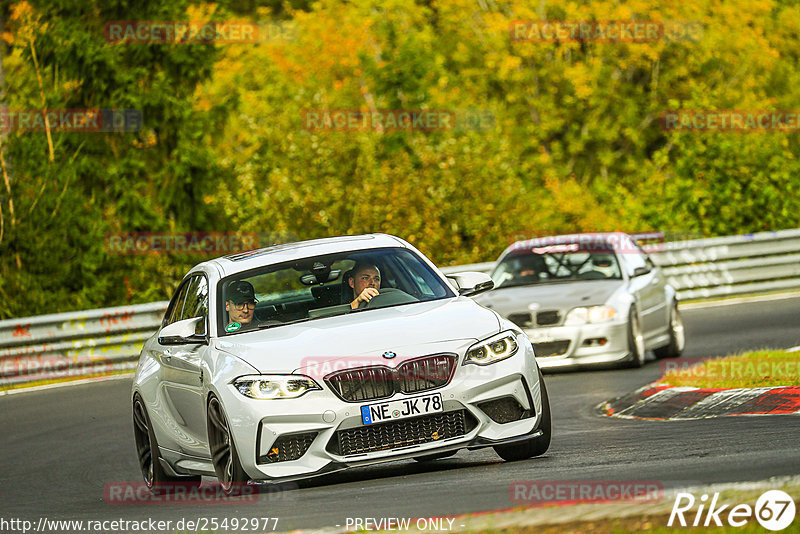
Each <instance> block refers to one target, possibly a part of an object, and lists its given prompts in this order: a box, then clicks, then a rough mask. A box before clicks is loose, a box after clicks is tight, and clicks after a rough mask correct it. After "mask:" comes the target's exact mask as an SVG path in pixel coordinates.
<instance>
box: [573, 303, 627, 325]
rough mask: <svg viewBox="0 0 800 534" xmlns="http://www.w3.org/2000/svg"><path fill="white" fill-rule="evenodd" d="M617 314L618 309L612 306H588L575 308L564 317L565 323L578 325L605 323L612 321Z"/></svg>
mask: <svg viewBox="0 0 800 534" xmlns="http://www.w3.org/2000/svg"><path fill="white" fill-rule="evenodd" d="M616 314H617V310H615V309H614V308H612V307H611V306H589V307H588V308H574V309H572V310H571V311H570V312H569V313H568V314H567V317H566V319H564V324H565V325H577V324H586V323H605V322H606V321H610V320H611V319H613V318H614V316H615V315H616Z"/></svg>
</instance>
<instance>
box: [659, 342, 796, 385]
mask: <svg viewBox="0 0 800 534" xmlns="http://www.w3.org/2000/svg"><path fill="white" fill-rule="evenodd" d="M663 365H664V366H665V371H666V372H665V374H664V377H663V378H662V379H661V380H660V381H659V382H660V383H663V384H669V385H672V386H691V387H698V388H753V387H771V386H800V352H786V351H785V350H757V351H753V352H745V353H742V354H736V355H732V356H727V357H725V358H716V359H710V360H701V359H699V358H676V359H673V360H664V362H663Z"/></svg>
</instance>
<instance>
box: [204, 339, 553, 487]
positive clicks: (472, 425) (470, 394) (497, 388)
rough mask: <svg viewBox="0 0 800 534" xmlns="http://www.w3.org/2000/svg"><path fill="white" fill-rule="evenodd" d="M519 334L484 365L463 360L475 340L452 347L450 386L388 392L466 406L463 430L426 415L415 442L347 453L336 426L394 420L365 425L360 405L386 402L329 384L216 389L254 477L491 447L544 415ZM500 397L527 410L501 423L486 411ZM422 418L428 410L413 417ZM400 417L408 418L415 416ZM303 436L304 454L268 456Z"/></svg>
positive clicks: (525, 434) (526, 430)
mask: <svg viewBox="0 0 800 534" xmlns="http://www.w3.org/2000/svg"><path fill="white" fill-rule="evenodd" d="M518 341H519V343H518V344H519V347H520V348H519V351H518V352H517V353H516V354H515V355H514V356H512V357H510V358H507V359H506V360H502V361H500V362H497V363H495V364H492V365H488V366H483V367H482V366H477V365H463V363H462V362H463V358H464V356H463V355H464V354H465V352H466V349H467V348H468V347H469V346H470V345H471V342H470V343H465V344H464V345H463V346H462V347H459V348H458V349H457V350H456V351H454V352H457V353H458V354H459V355H460V356H459V361H458V364H457V369H456V371H455V374H454V376H453V378H452V380H451V381H450V382H449V383H448V384H447V385H446V386H444V387H441V388H438V389H434V390H430V391H426V392H422V393H417V394H403V393H397V394H395V395H394V396H393V397H391V398H390V399H386V400H388V401H391V400H397V399H404V398H411V397H415V396H418V395H426V394H428V393H434V392H436V393H440V394H441V396H442V400H443V412H442V413H444V414H448V416H449V417H450V416H454V415H455V414H456V412H458V411H461V410H463V411H464V412H463V413H464V421H465V424H464V425H463V426H462V427H461V428H462V429H463V431H462V430H456V431H454V430H453V429H452V428H450V430H449V432H448V431H442V429H441V428H440V427H436V425H434V426H430V424H433V422H430V421H426V422H425V423H426V424H419V425H416V427H417V430H415V432H417V435H416V440H415V441H420V439H422V440H423V441H424V442H419V443H416V444H410V445H405V444H398V443H393V444H392V445H391V446H388V447H387V448H385V449H383V450H370V451H369V452H359V453H355V454H346V453H343V452H342V451H341V449H340V448H339V447H338V446H337V443H338V439H339V437H340V436H341V434H338V435H337V432H339V431H346V430H348V429H360V430H358V431H357V433H360V432H364V433H371V432H373V430H370V429H367V427H371V428H372V429H374V428H375V427H377V426H379V425H391V424H394V422H387V423H376V424H373V425H364V424H363V422H362V420H361V411H360V408H361V406H362V405H366V404H373V403H375V402H382V401H365V402H345V401H343V400H341V399H339V398H338V397H336V396H335V395H334V394H333V393H332V392H331V391H330V390H329V389H328V387H327V385H326V384H320V385H321V386H322V387H323V390H322V391H312V392H309V393H306V394H305V395H304V396H302V397H300V398H298V399H287V400H275V401H263V400H256V399H250V398H247V397H244V396H243V395H241V394H240V393H239V392H237V391H236V390H235V389H234V388H233V387H232V386H230V385H226V386H225V387H222V388H220V389H219V391H218V395H219V396H220V397H221V398H222V402H223V406H224V408H225V411H226V414H227V417H228V420H229V424H230V425H231V428H232V434H233V439H234V443H235V445H236V448H237V451H238V453H239V459H240V461H241V463H242V467H243V468H244V470H245V471H246V472H247V474H248V475H249V477H250V478H251V479H252V480H256V481H258V480H292V479H299V478H306V477H310V476H316V475H320V474H324V473H330V472H332V471H336V470H339V469H344V468H348V467H355V466H363V465H370V464H375V463H381V462H388V461H394V460H401V459H406V458H412V457H415V456H423V455H426V454H433V453H437V452H444V451H448V450H456V449H462V448H480V447H487V446H492V445H496V444H500V443H507V442H510V441H514V440H518V439H527V438H529V437H531V436H532V435H535V433H536V431H537V428H538V426H539V423H540V420H541V410H542V400H541V390H540V383H539V372H538V369H537V365H536V360H535V358H534V355H533V350H532V347H531V345H530V344H529V343H528V342H527V340H525V337H524V336H518ZM498 399H503V402H511V401H510V399H513V401H516V403H518V405H519V407H521V409H523V410H524V412H523V416H522V418H519V419H517V420H513V421H510V422H503V423H498V422H496V421H494V420H493V419H492V418H491V417H490V415H489V414H487V411H485V409H486V405H485V404H484V403H487V402H490V401H496V400H498ZM479 405H481V406H483V409H482V407H481V406H479ZM489 413H492V412H491V411H489ZM424 417H430V416H421V417H415V418H413V419H422V418H424ZM495 417H496V414H495ZM450 418H451V419H453V418H454V417H450ZM440 419H441V418H440ZM396 421H397V422H401V421H411V418H410V419H400V420H396ZM420 423H422V422H421V421H420ZM428 423H430V424H428ZM409 426H415V425H413V424H411V425H409ZM419 428H423V429H425V430H423V432H430V433H429V435H422V436H420V435H419ZM453 428H456V427H453ZM431 430H432V431H431ZM309 436H310V443H308V442H309ZM295 438H297V439H295ZM298 443H301V444H302V447H303V448H305V447H307V448H306V449H305V452H303V453H302V455H301V456H300V457H299V458H296V459H288V460H284V461H275V462H272V463H270V462H268V461H266V459H265V456H266V455H268V454H270V453H275V454H281V448H283V447H286V446H287V445H291V446H292V447H296V446H297V444H298ZM275 449H278V450H277V451H276V450H275ZM293 456H296V455H291V454H290V455H289V457H290V458H292V457H293Z"/></svg>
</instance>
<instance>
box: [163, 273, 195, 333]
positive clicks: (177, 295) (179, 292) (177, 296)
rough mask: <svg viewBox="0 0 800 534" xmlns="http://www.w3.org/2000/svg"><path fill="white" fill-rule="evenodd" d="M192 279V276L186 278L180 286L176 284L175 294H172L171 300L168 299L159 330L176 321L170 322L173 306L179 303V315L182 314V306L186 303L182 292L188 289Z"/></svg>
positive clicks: (173, 310)
mask: <svg viewBox="0 0 800 534" xmlns="http://www.w3.org/2000/svg"><path fill="white" fill-rule="evenodd" d="M192 278H193V276H187V277H186V278H184V279H183V280H181V283H180V284H178V287H177V288H176V289H175V292H174V293H173V294H172V298H171V299H170V301H169V304H168V305H167V311H166V312H164V318H163V319H162V320H161V328H164V327H165V326H168V325H171V324H172V323H174V322H177V319H176V320H175V321H170V317H171V316H172V315H173V314H174V312H175V306H176V305H177V304H178V302H179V301H180V306H181V311H180V314H183V305H184V303H185V301H186V298H185V297H186V295H185V292H184V291H185V290H186V289H187V288H188V284H189V283H190V282H191V280H192Z"/></svg>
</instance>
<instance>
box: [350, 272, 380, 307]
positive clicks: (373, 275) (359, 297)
mask: <svg viewBox="0 0 800 534" xmlns="http://www.w3.org/2000/svg"><path fill="white" fill-rule="evenodd" d="M347 283H348V284H349V285H350V287H352V288H353V299H354V300H353V301H352V302H351V303H350V307H351V308H352V309H354V310H355V309H356V308H358V306H359V304H361V303H362V302H363V303H364V304H367V303H368V302H369V301H370V300H372V298H373V297H374V296H375V295H378V294H379V293H380V292H379V291H378V289H379V288H380V287H381V272H380V271H379V270H378V267H377V266H376V265H375V264H373V263H366V262H363V263H362V262H357V263H356V265H355V267H353V270H352V274H350V276H348V278H347Z"/></svg>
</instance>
